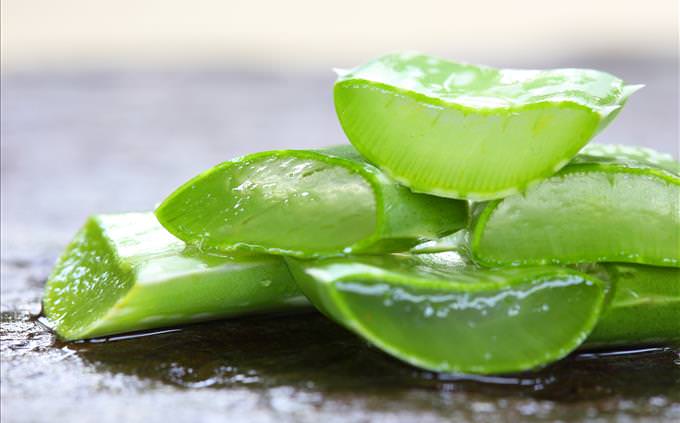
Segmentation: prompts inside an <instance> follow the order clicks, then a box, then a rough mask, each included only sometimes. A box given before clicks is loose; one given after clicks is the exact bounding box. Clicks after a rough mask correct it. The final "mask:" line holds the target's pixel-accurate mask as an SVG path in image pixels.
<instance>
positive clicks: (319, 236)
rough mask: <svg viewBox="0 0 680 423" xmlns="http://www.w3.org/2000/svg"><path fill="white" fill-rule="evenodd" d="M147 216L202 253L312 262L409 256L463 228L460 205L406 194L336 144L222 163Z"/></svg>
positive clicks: (462, 205) (464, 208)
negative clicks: (343, 257)
mask: <svg viewBox="0 0 680 423" xmlns="http://www.w3.org/2000/svg"><path fill="white" fill-rule="evenodd" d="M156 216H157V217H158V219H159V221H160V222H161V224H163V226H165V228H166V229H167V230H168V231H170V232H171V233H172V234H174V235H175V236H177V237H178V238H180V239H182V240H183V241H185V242H187V243H189V244H192V245H196V246H198V247H199V248H200V249H201V250H204V251H219V252H234V251H244V250H246V251H255V252H263V253H271V254H283V255H292V256H298V257H317V256H325V255H339V254H348V253H383V252H393V251H404V250H408V248H410V247H411V246H413V245H415V244H418V243H420V242H422V241H426V240H428V239H434V238H437V237H439V236H442V235H446V234H449V233H452V232H454V231H456V230H458V229H460V228H462V227H464V226H465V225H466V224H467V204H466V203H465V202H463V201H457V200H450V199H442V198H437V197H432V196H428V195H422V194H415V193H413V192H411V191H410V190H408V189H407V188H406V187H403V186H401V185H399V184H398V183H397V182H395V181H393V180H391V179H390V178H388V177H387V176H385V175H384V174H383V173H382V172H380V171H379V170H378V169H377V168H376V167H374V166H372V165H370V164H368V163H367V162H366V161H364V160H363V159H362V158H361V157H360V156H359V154H358V153H357V152H356V151H355V150H354V149H353V148H352V147H351V146H341V147H335V148H331V149H326V150H321V151H299V150H284V151H270V152H264V153H256V154H252V155H248V156H245V157H242V158H239V159H236V160H232V161H229V162H226V163H223V164H221V165H218V166H216V167H214V168H212V169H210V170H208V171H207V172H205V173H203V174H201V175H199V176H197V177H196V178H194V179H192V180H190V181H189V182H187V183H186V184H184V185H183V186H181V187H180V188H179V189H177V190H176V191H175V192H174V193H173V194H172V195H170V196H169V197H168V198H167V199H166V200H165V201H164V202H163V203H162V204H161V205H160V206H159V207H158V209H157V210H156Z"/></svg>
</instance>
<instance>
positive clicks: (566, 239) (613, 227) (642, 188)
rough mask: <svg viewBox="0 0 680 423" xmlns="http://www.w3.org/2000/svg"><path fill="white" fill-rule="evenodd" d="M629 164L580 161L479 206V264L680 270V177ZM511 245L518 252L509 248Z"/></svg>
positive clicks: (474, 246)
mask: <svg viewBox="0 0 680 423" xmlns="http://www.w3.org/2000/svg"><path fill="white" fill-rule="evenodd" d="M669 169H671V167H670V163H666V165H665V167H664V168H662V167H657V166H655V165H653V164H651V163H650V162H649V161H642V160H636V159H635V158H634V157H633V156H632V155H630V154H629V155H628V156H627V157H621V156H620V155H615V156H603V155H600V156H596V155H585V154H583V155H579V156H577V157H576V158H575V159H574V160H573V161H572V163H570V164H569V166H567V167H565V168H564V169H562V170H561V171H560V172H558V173H557V174H556V175H554V176H552V177H550V178H548V179H547V180H545V181H542V182H540V183H538V184H536V185H535V186H532V187H531V188H529V189H528V190H527V191H526V192H525V193H524V194H522V195H519V194H517V195H513V196H510V197H507V198H504V199H502V200H496V201H492V202H490V203H487V204H482V205H479V206H478V209H477V210H475V213H474V214H475V216H476V217H475V218H474V222H473V229H472V235H471V250H472V253H473V256H474V258H475V260H476V261H477V262H479V263H481V264H484V265H488V266H505V265H536V264H546V263H552V264H570V263H594V262H625V263H641V264H648V265H655V266H670V267H678V266H680V176H678V174H676V173H673V172H671V171H670V170H669ZM509 245H511V246H512V248H508V246H509Z"/></svg>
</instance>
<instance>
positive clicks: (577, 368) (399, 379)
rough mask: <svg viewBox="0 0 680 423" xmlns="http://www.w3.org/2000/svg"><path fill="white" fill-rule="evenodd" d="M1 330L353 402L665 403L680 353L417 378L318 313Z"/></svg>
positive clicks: (20, 317)
mask: <svg viewBox="0 0 680 423" xmlns="http://www.w3.org/2000/svg"><path fill="white" fill-rule="evenodd" d="M2 323H3V328H2V331H1V332H0V333H1V334H2V335H3V355H4V354H5V352H10V354H8V355H14V356H18V355H21V353H22V351H30V352H46V353H47V352H49V350H51V349H58V350H60V351H68V355H69V356H70V355H75V356H78V357H80V358H82V359H83V360H84V361H85V362H87V363H90V364H92V365H94V366H95V368H97V369H100V370H104V371H109V372H113V373H123V374H127V375H134V376H137V377H140V378H142V379H149V380H153V381H157V382H161V383H164V384H169V385H173V386H177V387H181V388H187V389H196V388H212V389H219V388H228V387H231V386H235V385H245V386H252V387H257V388H264V387H275V386H293V387H295V388H299V389H313V390H315V391H319V392H321V393H333V392H352V393H354V394H361V393H362V392H365V393H375V392H386V393H389V392H394V391H395V390H404V389H418V390H424V391H447V392H451V391H460V390H464V391H471V392H477V393H483V394H486V395H491V396H494V397H497V396H522V397H533V398H537V399H547V400H554V401H579V400H594V399H598V398H606V397H609V396H613V395H616V396H625V397H629V396H630V397H636V396H654V395H663V394H667V393H669V392H672V391H675V390H677V389H678V384H680V354H678V352H677V351H675V350H674V349H672V348H668V347H649V348H638V349H631V350H627V351H616V352H611V351H610V352H607V351H592V352H580V353H577V354H574V355H572V356H570V357H568V358H567V359H565V360H562V361H560V362H558V363H556V364H553V365H551V366H548V367H546V368H544V369H541V370H538V371H534V372H526V373H521V374H514V375H504V376H465V375H452V374H442V373H439V374H438V373H433V372H428V371H422V370H418V369H416V368H413V367H411V366H408V365H405V364H402V363H401V362H398V361H397V360H394V359H392V358H391V357H389V356H386V355H385V354H383V353H381V352H380V351H379V350H377V349H375V348H372V347H371V346H369V345H368V344H366V343H365V342H363V341H362V340H360V339H359V338H357V337H356V336H354V335H353V334H351V333H350V332H348V331H346V330H344V329H343V328H341V327H339V326H338V325H336V324H334V323H332V322H331V321H329V320H328V319H326V318H324V317H323V316H321V315H319V314H316V313H305V314H299V315H292V316H291V315H288V316H284V315H281V316H270V317H255V318H246V319H238V320H231V321H221V322H212V323H207V324H197V325H192V326H187V327H183V328H174V329H172V328H171V329H164V330H158V331H153V332H148V333H137V334H132V335H126V336H116V337H111V338H108V339H96V340H93V341H86V342H77V343H69V344H66V343H62V342H60V341H58V340H55V339H54V337H53V336H52V335H51V334H50V333H49V331H48V330H47V329H46V328H45V327H44V326H43V325H41V324H40V323H39V322H38V321H37V319H36V318H35V317H34V316H31V315H29V314H21V313H3V314H2ZM11 332H13V335H10V333H11ZM5 350H6V351H5Z"/></svg>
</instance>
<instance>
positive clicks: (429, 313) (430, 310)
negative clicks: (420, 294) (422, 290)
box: [423, 304, 434, 317]
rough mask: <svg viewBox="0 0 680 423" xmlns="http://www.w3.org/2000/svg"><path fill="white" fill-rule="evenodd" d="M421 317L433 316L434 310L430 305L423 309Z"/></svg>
mask: <svg viewBox="0 0 680 423" xmlns="http://www.w3.org/2000/svg"><path fill="white" fill-rule="evenodd" d="M423 315H424V316H425V317H432V316H433V315H434V309H433V308H432V306H431V305H429V304H428V305H427V306H426V307H425V310H424V311H423Z"/></svg>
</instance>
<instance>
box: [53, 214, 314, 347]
mask: <svg viewBox="0 0 680 423" xmlns="http://www.w3.org/2000/svg"><path fill="white" fill-rule="evenodd" d="M300 305H306V301H305V300H304V297H302V295H301V294H300V291H299V290H298V289H297V287H296V285H295V282H294V281H293V279H292V278H291V276H290V273H289V272H288V269H287V267H286V264H285V263H284V262H283V260H282V259H280V258H278V257H273V256H272V257H270V256H253V257H248V258H231V257H215V256H209V255H206V254H202V253H200V252H197V251H195V250H186V249H185V244H184V243H183V242H181V241H179V240H178V239H176V238H175V237H173V236H172V235H170V234H169V233H168V232H167V231H165V229H163V227H162V226H161V225H160V224H159V223H158V222H157V221H156V218H155V217H154V215H153V214H152V213H129V214H120V215H98V216H93V217H91V218H89V219H88V220H87V222H86V223H85V225H84V226H83V228H82V229H81V230H80V231H79V232H78V234H77V235H76V236H75V238H74V239H73V241H72V242H71V243H70V244H69V246H68V247H67V248H66V250H65V251H64V253H63V254H62V256H61V257H60V258H59V260H58V262H57V264H56V266H55V268H54V270H53V272H52V274H51V275H50V276H49V278H48V280H47V285H46V287H45V295H44V299H43V313H44V315H45V317H46V318H47V319H48V321H49V322H50V325H51V326H52V327H53V328H54V330H55V331H56V333H57V334H58V335H59V336H60V337H61V338H63V339H65V340H74V339H82V338H92V337H101V336H106V335H111V334H116V333H123V332H129V331H136V330H145V329H153V328H158V327H165V326H172V325H179V324H186V323H192V322H197V321H203V320H211V319H217V318H223V317H231V316H241V315H246V314H252V313H263V312H271V311H278V310H291V309H294V308H296V307H298V306H300Z"/></svg>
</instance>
